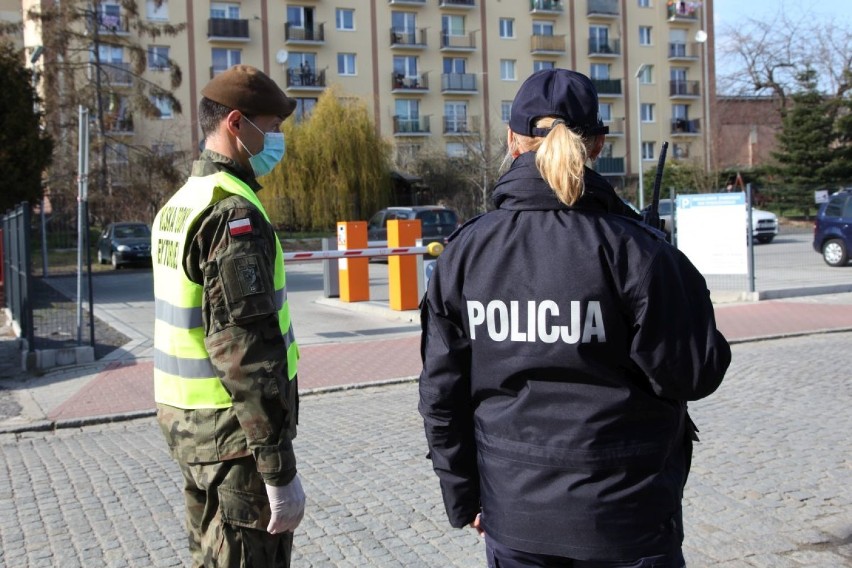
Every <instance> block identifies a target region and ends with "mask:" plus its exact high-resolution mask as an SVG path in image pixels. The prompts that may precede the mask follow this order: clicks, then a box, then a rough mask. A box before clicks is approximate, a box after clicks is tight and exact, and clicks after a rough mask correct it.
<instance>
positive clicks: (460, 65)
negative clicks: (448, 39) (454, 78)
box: [444, 57, 467, 75]
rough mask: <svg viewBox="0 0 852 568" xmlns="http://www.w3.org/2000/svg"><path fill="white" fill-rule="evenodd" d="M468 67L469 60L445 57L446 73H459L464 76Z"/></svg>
mask: <svg viewBox="0 0 852 568" xmlns="http://www.w3.org/2000/svg"><path fill="white" fill-rule="evenodd" d="M466 67H467V60H466V59H464V58H463V57H445V58H444V73H458V74H459V75H463V74H464V73H465V68H466Z"/></svg>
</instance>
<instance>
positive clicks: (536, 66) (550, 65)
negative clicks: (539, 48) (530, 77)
mask: <svg viewBox="0 0 852 568" xmlns="http://www.w3.org/2000/svg"><path fill="white" fill-rule="evenodd" d="M555 67H556V63H554V62H553V61H533V71H541V70H542V69H554V68H555Z"/></svg>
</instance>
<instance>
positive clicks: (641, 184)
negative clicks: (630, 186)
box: [636, 63, 650, 211]
mask: <svg viewBox="0 0 852 568" xmlns="http://www.w3.org/2000/svg"><path fill="white" fill-rule="evenodd" d="M648 67H650V65H648V64H647V63H643V64H642V65H640V66H639V69H637V70H636V141H637V143H636V147H637V149H638V150H639V153H638V154H636V156H637V157H638V163H639V195H638V199H639V210H640V211H641V210H642V209H644V208H645V184H644V179H643V174H642V97H641V96H640V95H639V85H640V82H639V81H640V78H641V77H642V73H644V72H645V69H647V68H648Z"/></svg>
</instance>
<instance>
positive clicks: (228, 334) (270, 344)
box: [157, 150, 298, 485]
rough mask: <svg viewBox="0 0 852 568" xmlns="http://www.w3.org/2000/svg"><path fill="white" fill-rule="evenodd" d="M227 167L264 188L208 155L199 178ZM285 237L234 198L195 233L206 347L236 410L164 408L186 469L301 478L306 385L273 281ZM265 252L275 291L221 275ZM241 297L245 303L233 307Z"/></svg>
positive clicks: (193, 255)
mask: <svg viewBox="0 0 852 568" xmlns="http://www.w3.org/2000/svg"><path fill="white" fill-rule="evenodd" d="M223 170H224V171H227V172H229V173H231V174H233V175H234V176H236V177H238V178H239V179H240V180H242V181H243V182H245V183H246V184H248V186H249V187H251V188H252V189H253V190H255V191H257V190H258V189H260V185H259V184H258V183H257V181H256V180H255V179H254V177H253V176H252V175H251V174H249V173H248V172H246V171H245V169H243V168H241V167H240V166H239V165H238V164H236V163H235V162H234V161H232V160H230V159H228V158H226V157H225V156H222V155H220V154H217V153H215V152H212V151H210V150H205V151H204V152H202V154H201V156H200V158H199V160H198V161H196V162H195V163H194V164H193V166H192V175H193V176H207V175H211V174H215V173H217V172H219V171H223ZM245 218H248V219H249V220H250V221H251V226H252V227H253V229H252V231H251V232H250V233H246V234H243V235H238V236H231V235H230V232H229V231H228V222H229V221H233V220H236V219H245ZM276 238H278V237H277V236H276V234H275V231H274V229H273V227H272V226H271V225H270V224H269V223H268V222H267V221H266V219H265V218H264V217H263V214H262V213H261V212H260V211H259V210H258V209H257V208H256V207H255V206H254V205H252V204H251V203H249V201H248V200H246V199H245V198H243V197H240V196H236V195H230V196H228V197H226V198H224V199H222V200H221V201H218V202H216V203H214V204H213V205H211V206H210V207H209V208H208V209H207V211H205V212H204V213H202V215H201V217H200V218H199V220H198V221H197V222H196V223H195V225H194V226H193V227H192V228H191V229H190V234H189V235H188V236H187V239H188V240H187V243H188V244H187V247H186V257H185V258H184V259H183V263H184V269H185V270H186V274H187V276H188V277H189V279H190V280H192V281H193V282H196V283H198V284H201V285H202V286H203V288H204V297H203V303H202V314H203V322H204V323H203V325H204V327H205V331H206V339H205V341H204V343H205V346H206V348H207V351H208V353H209V354H210V360H211V361H212V363H213V366H214V367H215V368H216V371H217V374H218V376H219V378H220V379H221V381H222V385H223V386H224V387H225V389H226V390H227V391H228V393H229V394H230V395H231V400H232V401H233V406H231V407H230V408H223V409H197V410H184V409H180V408H175V407H172V406H168V405H164V404H158V405H157V407H158V412H157V416H158V420H159V422H160V427H161V429H162V430H163V433H164V435H165V437H166V441H167V442H168V444H169V448H170V449H171V453H172V456H173V457H174V458H175V459H176V460H178V461H180V462H182V463H205V462H208V463H209V462H216V461H223V460H228V459H234V458H238V457H243V456H246V455H249V454H251V455H253V456H254V458H255V460H256V461H257V468H258V471H259V472H260V473H261V475H262V476H263V478H264V481H265V482H266V483H268V484H269V485H284V484H286V483H289V482H290V480H291V479H293V477H294V476H295V475H296V459H295V455H294V453H293V445H292V439H293V438H294V437H295V436H296V422H297V418H298V386H297V381H296V379H293V380H292V381H289V380H287V355H286V351H285V346H284V339H283V338H282V336H281V332H280V331H279V327H278V314H277V309H276V307H275V306H276V302H275V297H274V293H275V287H274V285H273V281H272V277H273V272H274V268H273V267H274V261H275V241H274V239H276ZM245 255H257V256H258V257H259V258H260V259H261V263H262V264H263V265H265V266H266V267H268V269H267V270H262V271H261V272H262V274H261V278H262V279H265V281H264V282H263V285H264V286H265V289H266V290H267V291H268V294H251V295H248V296H245V295H244V294H242V292H241V287H240V283H239V282H231V281H230V280H231V279H234V278H238V277H235V276H229V275H233V274H239V271H237V270H223V271H221V273H220V271H219V269H218V267H219V266H227V264H228V262H229V258H236V257H244V256H245ZM235 300H237V301H235Z"/></svg>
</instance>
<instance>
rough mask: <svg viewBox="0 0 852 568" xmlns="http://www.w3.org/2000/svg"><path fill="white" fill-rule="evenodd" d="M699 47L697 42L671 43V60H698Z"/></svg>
mask: <svg viewBox="0 0 852 568" xmlns="http://www.w3.org/2000/svg"><path fill="white" fill-rule="evenodd" d="M698 51H699V47H698V44H697V43H689V44H686V43H674V42H670V43H669V60H670V61H677V60H692V61H694V60H696V59H698Z"/></svg>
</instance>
